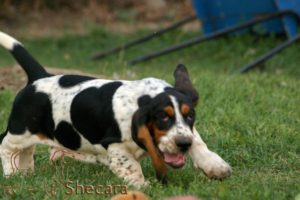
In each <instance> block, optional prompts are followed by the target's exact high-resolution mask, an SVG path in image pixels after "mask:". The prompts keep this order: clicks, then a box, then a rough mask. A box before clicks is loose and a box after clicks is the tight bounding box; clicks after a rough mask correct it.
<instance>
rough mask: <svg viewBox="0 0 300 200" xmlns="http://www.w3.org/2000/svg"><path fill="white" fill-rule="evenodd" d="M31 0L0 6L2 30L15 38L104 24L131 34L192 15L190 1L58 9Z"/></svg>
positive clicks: (192, 26) (92, 3) (145, 0)
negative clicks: (32, 2)
mask: <svg viewBox="0 0 300 200" xmlns="http://www.w3.org/2000/svg"><path fill="white" fill-rule="evenodd" d="M8 2H10V1H8ZM34 2H36V3H35V4H36V5H35V4H34V5H35V6H33V7H32V6H31V4H30V3H29V2H27V3H26V1H24V2H23V3H21V4H20V5H19V6H17V5H9V4H8V5H6V7H3V6H2V7H3V9H2V11H3V13H2V15H1V13H0V27H1V30H2V31H4V32H7V33H11V34H13V35H14V36H15V37H19V36H22V37H45V36H46V37H47V36H60V35H62V34H66V33H78V34H85V33H86V31H87V30H86V27H88V26H99V27H103V28H105V29H106V30H108V31H111V32H118V33H133V32H135V31H136V30H139V29H149V30H157V29H160V28H162V27H166V26H168V25H170V24H172V23H174V22H177V21H179V20H181V19H183V18H185V17H188V16H190V15H193V14H194V10H193V7H192V3H191V0H187V1H173V0H172V1H171V0H155V1H149V0H140V1H133V0H126V1H124V0H118V1H115V2H111V1H110V0H102V1H96V0H89V1H87V3H86V4H85V6H83V7H80V6H79V5H80V4H78V5H77V6H76V5H75V4H76V3H75V4H74V6H73V7H72V8H69V7H68V6H67V4H66V5H65V6H63V5H64V4H62V5H61V7H58V8H59V9H58V8H56V9H49V8H44V7H43V5H42V4H41V3H42V1H39V0H34ZM72 2H73V1H72ZM69 3H70V2H69ZM0 8H1V5H0ZM4 8H5V9H4ZM0 11H1V10H0ZM4 11H5V12H4ZM199 29H200V24H199V21H195V22H193V23H189V24H188V25H186V26H183V30H187V31H190V30H199Z"/></svg>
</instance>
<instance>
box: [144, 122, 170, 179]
mask: <svg viewBox="0 0 300 200" xmlns="http://www.w3.org/2000/svg"><path fill="white" fill-rule="evenodd" d="M138 139H139V140H140V141H141V142H142V143H143V144H144V146H145V147H146V149H147V152H148V154H149V155H150V158H151V160H152V165H153V167H154V168H155V170H156V173H157V174H159V175H160V176H161V177H165V176H166V174H167V167H166V165H165V162H164V160H163V159H162V157H161V156H160V154H159V153H158V151H157V149H156V147H155V145H154V143H153V140H152V137H151V135H150V132H149V129H148V128H147V126H145V125H143V126H141V127H139V129H138Z"/></svg>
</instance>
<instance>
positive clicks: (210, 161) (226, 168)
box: [194, 152, 232, 179]
mask: <svg viewBox="0 0 300 200" xmlns="http://www.w3.org/2000/svg"><path fill="white" fill-rule="evenodd" d="M194 167H195V168H197V169H198V168H200V169H202V170H203V171H204V173H205V175H206V176H208V177H209V178H217V179H223V178H226V177H228V176H230V175H231V172H232V170H231V167H230V165H229V164H228V163H226V162H225V161H224V160H223V159H222V158H221V157H220V156H219V155H218V154H216V153H214V152H209V154H208V155H207V156H205V158H204V159H202V160H197V161H196V162H194Z"/></svg>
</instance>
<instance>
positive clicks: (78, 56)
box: [0, 28, 300, 199]
mask: <svg viewBox="0 0 300 200" xmlns="http://www.w3.org/2000/svg"><path fill="white" fill-rule="evenodd" d="M146 32H147V31H146V30H144V31H139V32H137V33H136V34H134V35H122V34H112V33H110V32H107V31H105V30H101V29H95V28H93V29H91V31H90V34H88V35H81V36H79V35H65V36H63V37H59V38H42V39H22V38H19V39H20V40H21V41H23V43H24V44H25V46H26V47H27V48H28V49H29V50H30V52H31V53H32V54H33V55H34V56H35V57H36V58H38V59H39V61H40V62H41V63H43V64H44V65H46V66H54V67H61V68H70V69H71V68H72V69H80V70H82V71H86V72H90V73H97V74H101V75H104V76H106V77H108V78H113V77H118V78H123V79H138V78H142V77H147V76H154V77H158V78H162V79H165V80H167V81H169V82H171V83H172V82H173V78H172V73H173V70H174V68H175V66H176V65H177V64H178V63H185V64H186V66H187V67H188V69H189V72H190V75H191V78H192V80H193V82H194V84H195V86H196V88H197V89H198V91H199V93H200V96H201V99H200V103H199V105H198V107H197V123H196V126H197V129H198V130H199V132H200V133H201V135H202V137H203V139H204V140H205V141H206V142H207V144H208V146H209V148H210V149H212V150H213V151H216V152H217V153H219V154H220V155H221V156H222V157H223V158H224V159H225V160H226V161H228V162H229V163H230V164H231V165H232V167H233V174H232V176H231V177H230V178H228V179H226V180H224V181H217V180H210V179H208V178H207V177H205V176H204V175H203V173H202V172H200V171H197V172H196V171H194V170H193V167H192V163H191V161H189V162H188V164H187V166H186V167H185V168H184V169H181V170H172V169H170V171H169V179H170V181H169V182H170V183H169V185H168V186H162V185H161V184H160V183H158V182H157V181H156V179H155V175H154V170H153V168H152V167H151V163H150V161H149V159H145V160H143V161H142V167H143V171H144V175H145V177H146V179H147V180H150V182H151V187H148V188H145V189H143V191H144V192H145V193H146V194H147V195H149V196H151V197H152V199H163V197H167V196H172V195H184V194H191V195H196V196H198V197H201V198H202V199H294V198H295V197H296V195H297V194H299V193H300V131H299V130H300V104H299V102H300V90H299V86H300V68H299V66H300V57H299V51H300V45H294V46H292V47H291V48H289V49H287V50H286V51H284V52H282V53H281V54H279V55H277V56H276V57H274V58H272V59H271V60H269V61H268V62H266V64H265V65H266V69H265V71H263V72H260V71H258V70H253V71H251V72H250V73H247V74H243V75H239V74H236V73H234V72H236V70H238V68H239V67H240V66H242V65H243V64H246V63H248V62H250V61H251V60H252V59H254V58H255V57H257V56H258V55H260V54H262V53H263V52H265V51H267V50H268V49H270V48H271V47H273V46H275V45H276V44H279V43H280V42H282V41H283V40H282V39H278V38H274V37H265V38H257V37H252V36H242V37H230V38H223V39H219V40H215V41H210V42H207V43H204V44H201V45H196V46H193V47H191V48H187V49H184V50H182V51H180V52H176V53H173V54H170V55H167V56H164V57H160V58H157V59H154V60H151V61H149V62H145V63H142V64H138V65H136V66H128V65H127V64H126V60H128V59H130V58H133V57H136V56H138V55H141V54H143V53H146V52H149V51H151V50H155V49H159V48H162V47H165V46H167V45H170V44H172V43H178V42H180V41H183V40H185V39H187V38H190V37H193V36H196V35H197V34H198V33H193V32H191V33H183V32H181V31H175V32H173V33H169V34H167V35H165V36H163V37H161V38H157V39H155V40H153V41H152V42H148V43H145V44H144V45H141V46H139V47H135V48H133V49H131V50H128V51H126V52H121V53H119V54H117V55H115V56H111V57H109V58H106V59H104V60H101V61H98V62H92V61H90V60H88V57H89V56H90V55H91V54H92V53H94V52H95V51H98V50H104V49H107V48H109V47H111V46H115V45H117V44H120V43H123V42H126V41H128V40H130V39H131V38H135V37H137V36H139V35H142V34H144V33H146ZM0 55H1V60H0V66H8V65H12V64H13V63H14V60H13V59H11V58H10V56H9V54H8V53H6V52H5V51H4V50H2V49H1V50H0ZM13 98H14V92H13V91H0V114H1V116H0V127H1V130H4V129H5V127H6V123H7V118H8V115H9V112H10V108H11V104H12V101H13ZM47 151H48V150H47V148H46V147H38V149H37V151H36V154H35V167H36V169H35V173H34V174H32V175H30V176H27V177H23V176H21V175H17V176H14V177H12V178H10V179H5V178H3V177H0V183H1V185H0V197H1V198H2V199H51V198H53V197H52V196H51V190H52V189H53V190H54V191H55V195H54V198H56V199H66V198H70V199H109V197H110V196H109V195H107V196H103V195H98V196H97V195H95V194H84V195H80V194H78V195H67V194H66V192H68V191H69V190H68V188H66V187H65V184H66V183H67V181H76V180H78V182H79V183H80V184H82V185H84V184H85V185H108V184H114V185H116V184H124V183H123V182H122V180H120V179H119V178H117V177H116V176H114V175H113V174H112V173H111V172H110V171H109V170H108V169H107V168H106V167H102V166H97V165H93V164H84V163H80V162H77V161H74V160H70V159H65V160H64V161H59V162H58V163H57V164H55V165H50V164H49V161H48V153H47ZM0 173H2V169H1V170H0ZM73 186H74V185H73ZM11 188H13V190H14V194H11V195H9V194H8V193H9V190H10V189H11Z"/></svg>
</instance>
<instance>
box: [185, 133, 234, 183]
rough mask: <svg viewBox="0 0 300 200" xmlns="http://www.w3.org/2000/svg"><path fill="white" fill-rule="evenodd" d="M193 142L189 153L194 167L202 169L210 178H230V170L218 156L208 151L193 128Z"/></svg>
mask: <svg viewBox="0 0 300 200" xmlns="http://www.w3.org/2000/svg"><path fill="white" fill-rule="evenodd" d="M193 132H194V136H195V137H194V140H193V144H192V146H191V149H190V151H189V154H190V156H191V157H192V160H193V163H194V167H195V168H196V169H202V170H203V171H204V173H205V174H206V175H207V176H208V177H210V178H220V179H222V178H226V177H228V176H230V174H231V172H232V170H231V167H230V165H229V164H228V163H226V162H225V161H224V160H223V159H222V158H221V157H220V156H219V155H218V154H216V153H215V152H212V151H210V150H209V149H208V148H207V146H206V144H205V143H204V142H203V140H202V138H201V137H200V135H199V133H198V132H197V130H196V129H195V128H194V131H193Z"/></svg>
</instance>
